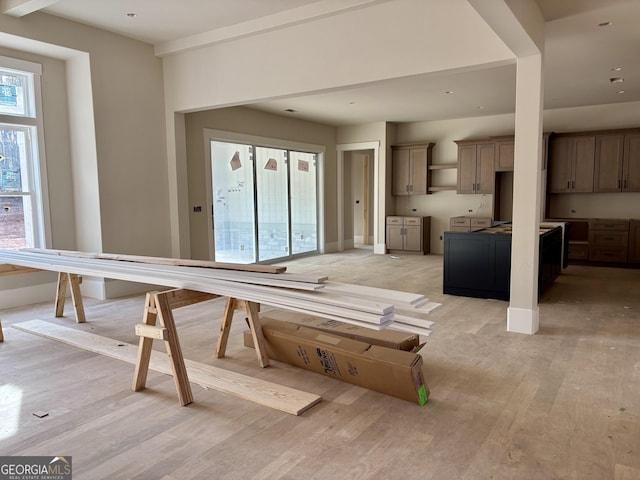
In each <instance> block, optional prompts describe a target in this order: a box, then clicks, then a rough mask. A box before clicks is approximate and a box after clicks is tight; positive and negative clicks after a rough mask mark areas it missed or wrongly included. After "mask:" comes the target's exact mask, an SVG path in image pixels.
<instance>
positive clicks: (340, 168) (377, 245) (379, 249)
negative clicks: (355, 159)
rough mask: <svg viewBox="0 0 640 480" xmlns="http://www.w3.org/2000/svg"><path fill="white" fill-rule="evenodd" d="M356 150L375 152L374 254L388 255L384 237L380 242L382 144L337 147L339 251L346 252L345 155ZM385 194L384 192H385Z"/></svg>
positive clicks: (366, 143) (375, 142)
mask: <svg viewBox="0 0 640 480" xmlns="http://www.w3.org/2000/svg"><path fill="white" fill-rule="evenodd" d="M355 150H373V185H372V188H373V253H381V254H384V253H386V248H385V244H384V236H383V238H382V243H381V242H380V232H379V226H380V218H379V216H380V212H384V205H383V204H382V205H381V202H384V200H385V198H384V194H383V195H381V193H380V190H381V184H380V173H379V172H380V142H379V141H374V142H360V143H344V144H340V145H336V151H337V172H336V177H337V178H336V183H337V185H336V192H337V210H338V211H337V224H338V251H339V252H342V251H344V244H345V242H344V231H345V227H344V222H345V218H344V153H345V152H350V151H355ZM383 193H384V192H383Z"/></svg>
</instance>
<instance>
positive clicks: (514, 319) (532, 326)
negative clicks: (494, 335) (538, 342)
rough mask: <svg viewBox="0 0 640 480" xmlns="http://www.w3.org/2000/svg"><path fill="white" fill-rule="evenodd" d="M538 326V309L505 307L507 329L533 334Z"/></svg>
mask: <svg viewBox="0 0 640 480" xmlns="http://www.w3.org/2000/svg"><path fill="white" fill-rule="evenodd" d="M539 328H540V309H539V308H538V307H536V308H535V309H533V310H532V309H529V308H515V307H509V308H508V309H507V331H508V332H514V333H528V334H530V335H533V334H534V333H536V332H537V331H538V329H539Z"/></svg>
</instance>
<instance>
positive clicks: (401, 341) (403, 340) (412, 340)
mask: <svg viewBox="0 0 640 480" xmlns="http://www.w3.org/2000/svg"><path fill="white" fill-rule="evenodd" d="M265 315H268V316H269V318H273V319H276V320H284V321H285V322H292V323H296V324H298V325H302V326H304V327H307V328H313V329H314V330H320V331H323V332H328V333H332V334H333V335H338V336H340V337H345V338H350V339H352V340H358V341H359V342H365V343H370V344H371V345H380V346H381V347H387V348H395V349H396V350H406V351H408V352H410V351H412V350H414V349H416V348H418V347H419V346H420V336H419V335H415V334H410V333H405V332H399V331H398V330H391V329H384V330H372V329H370V328H364V327H358V326H356V325H350V324H348V323H343V322H339V321H337V320H329V319H327V318H320V317H313V316H311V315H306V314H304V313H299V312H294V311H291V310H273V311H269V312H266V313H265Z"/></svg>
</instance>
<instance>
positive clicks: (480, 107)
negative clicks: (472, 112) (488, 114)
mask: <svg viewBox="0 0 640 480" xmlns="http://www.w3.org/2000/svg"><path fill="white" fill-rule="evenodd" d="M476 109H478V110H484V107H482V106H478V107H476Z"/></svg>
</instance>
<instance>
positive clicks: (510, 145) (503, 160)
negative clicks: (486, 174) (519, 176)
mask: <svg viewBox="0 0 640 480" xmlns="http://www.w3.org/2000/svg"><path fill="white" fill-rule="evenodd" d="M495 145H496V146H495V148H496V150H495V155H496V158H495V162H496V163H495V168H496V172H512V171H513V157H514V147H515V143H514V140H513V137H509V138H504V139H503V138H499V139H496V144H495Z"/></svg>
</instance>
